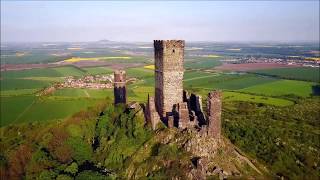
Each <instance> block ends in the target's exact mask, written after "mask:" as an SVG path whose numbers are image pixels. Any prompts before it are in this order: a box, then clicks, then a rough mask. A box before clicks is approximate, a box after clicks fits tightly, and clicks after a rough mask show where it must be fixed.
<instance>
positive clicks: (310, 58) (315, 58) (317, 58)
mask: <svg viewBox="0 0 320 180" xmlns="http://www.w3.org/2000/svg"><path fill="white" fill-rule="evenodd" d="M306 60H312V61H320V57H308V58H306Z"/></svg>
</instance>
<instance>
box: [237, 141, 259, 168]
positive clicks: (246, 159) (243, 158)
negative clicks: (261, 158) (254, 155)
mask: <svg viewBox="0 0 320 180" xmlns="http://www.w3.org/2000/svg"><path fill="white" fill-rule="evenodd" d="M234 150H235V152H236V153H237V155H238V157H239V158H240V159H242V160H243V161H245V162H246V163H247V164H248V165H249V166H250V167H251V168H252V169H254V170H255V171H257V172H258V173H259V174H262V173H261V171H259V169H258V168H257V167H256V166H255V165H254V164H253V163H252V162H251V161H250V160H249V159H248V158H247V157H245V156H243V155H242V154H241V152H240V151H239V149H238V148H236V147H234Z"/></svg>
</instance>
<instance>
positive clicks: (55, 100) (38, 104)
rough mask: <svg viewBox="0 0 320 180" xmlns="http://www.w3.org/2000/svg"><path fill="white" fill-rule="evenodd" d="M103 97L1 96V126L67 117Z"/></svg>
mask: <svg viewBox="0 0 320 180" xmlns="http://www.w3.org/2000/svg"><path fill="white" fill-rule="evenodd" d="M99 101H102V99H95V98H70V97H69V98H62V97H60V98H59V97H47V98H38V97H35V96H11V97H1V126H5V125H8V124H15V123H21V122H32V121H47V120H54V119H63V118H66V117H68V116H70V115H72V114H74V113H76V112H78V111H80V110H83V109H86V108H87V107H89V106H93V105H95V104H96V103H97V102H99Z"/></svg>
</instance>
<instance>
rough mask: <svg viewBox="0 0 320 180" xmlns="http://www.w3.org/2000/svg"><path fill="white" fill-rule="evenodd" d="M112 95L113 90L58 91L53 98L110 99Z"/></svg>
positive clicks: (70, 89) (67, 89)
mask: <svg viewBox="0 0 320 180" xmlns="http://www.w3.org/2000/svg"><path fill="white" fill-rule="evenodd" d="M111 93H112V90H111V89H106V90H100V89H72V88H66V89H58V90H56V91H55V92H54V93H53V94H52V96H57V97H88V98H105V97H110V94H111Z"/></svg>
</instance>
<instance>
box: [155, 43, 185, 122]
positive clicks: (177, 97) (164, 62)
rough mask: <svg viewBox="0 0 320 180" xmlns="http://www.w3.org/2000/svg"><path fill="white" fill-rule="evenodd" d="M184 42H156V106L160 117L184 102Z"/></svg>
mask: <svg viewBox="0 0 320 180" xmlns="http://www.w3.org/2000/svg"><path fill="white" fill-rule="evenodd" d="M184 46H185V43H184V41H183V40H166V41H162V40H155V41H154V50H155V55H154V56H155V104H156V109H157V111H158V113H159V114H160V116H162V118H163V117H165V116H166V113H167V112H171V111H172V107H173V105H174V104H178V103H180V102H183V84H182V82H183V74H184V68H183V62H184Z"/></svg>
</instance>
